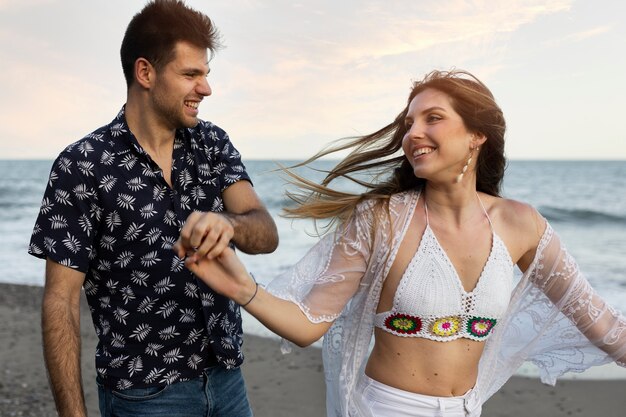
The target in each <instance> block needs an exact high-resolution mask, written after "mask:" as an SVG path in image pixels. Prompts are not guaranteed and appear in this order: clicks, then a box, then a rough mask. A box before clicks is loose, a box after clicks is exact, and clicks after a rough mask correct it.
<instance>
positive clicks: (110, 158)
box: [100, 151, 115, 166]
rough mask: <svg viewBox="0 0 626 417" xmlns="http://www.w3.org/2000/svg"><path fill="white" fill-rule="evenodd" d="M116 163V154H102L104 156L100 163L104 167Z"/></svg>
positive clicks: (105, 152) (106, 152) (107, 152)
mask: <svg viewBox="0 0 626 417" xmlns="http://www.w3.org/2000/svg"><path fill="white" fill-rule="evenodd" d="M114 162H115V154H114V153H112V152H109V151H104V152H102V156H100V163H101V164H102V165H107V166H108V165H113V163H114Z"/></svg>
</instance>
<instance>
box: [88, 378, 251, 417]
mask: <svg viewBox="0 0 626 417" xmlns="http://www.w3.org/2000/svg"><path fill="white" fill-rule="evenodd" d="M98 398H99V400H100V414H101V415H102V417H252V410H251V409H250V404H249V403H248V397H247V396H246V386H245V384H244V381H243V376H242V375H241V370H240V369H231V370H227V369H225V368H223V367H221V366H213V367H210V368H207V369H205V370H204V374H203V375H202V376H201V377H199V378H196V379H192V380H189V381H183V382H176V383H174V384H172V385H167V386H164V387H153V388H137V389H134V388H130V389H126V390H119V391H118V390H114V389H111V388H108V387H104V386H103V385H102V384H101V383H100V382H99V381H98Z"/></svg>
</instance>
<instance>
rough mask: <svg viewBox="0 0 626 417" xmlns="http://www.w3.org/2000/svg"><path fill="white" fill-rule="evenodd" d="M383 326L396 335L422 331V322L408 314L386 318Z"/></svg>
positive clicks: (397, 314) (398, 314)
mask: <svg viewBox="0 0 626 417" xmlns="http://www.w3.org/2000/svg"><path fill="white" fill-rule="evenodd" d="M385 326H386V327H387V328H388V329H390V330H393V331H394V332H397V333H402V334H414V333H417V332H419V331H420V330H421V329H422V320H421V319H420V318H419V317H415V316H410V315H408V314H401V313H396V314H392V315H391V316H389V317H387V320H385Z"/></svg>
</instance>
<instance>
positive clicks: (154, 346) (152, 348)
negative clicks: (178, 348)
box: [146, 343, 165, 372]
mask: <svg viewBox="0 0 626 417" xmlns="http://www.w3.org/2000/svg"><path fill="white" fill-rule="evenodd" d="M164 347H165V346H163V345H160V344H158V343H148V345H147V346H146V354H148V355H152V356H159V350H161V349H163V348H164ZM163 371H164V369H162V370H161V372H163Z"/></svg>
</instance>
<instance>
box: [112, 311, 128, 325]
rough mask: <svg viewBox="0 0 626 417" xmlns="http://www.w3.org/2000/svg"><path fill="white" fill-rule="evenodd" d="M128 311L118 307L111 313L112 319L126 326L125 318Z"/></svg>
mask: <svg viewBox="0 0 626 417" xmlns="http://www.w3.org/2000/svg"><path fill="white" fill-rule="evenodd" d="M128 314H129V313H128V311H126V310H124V309H123V308H122V307H118V308H116V309H115V310H114V311H113V317H114V318H115V320H117V321H118V322H120V323H122V324H126V317H128Z"/></svg>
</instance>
